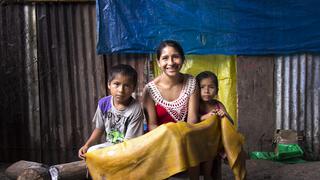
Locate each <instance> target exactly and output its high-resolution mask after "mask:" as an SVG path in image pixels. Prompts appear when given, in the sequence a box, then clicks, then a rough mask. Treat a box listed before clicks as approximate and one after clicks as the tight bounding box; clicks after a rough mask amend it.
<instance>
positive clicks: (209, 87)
mask: <svg viewBox="0 0 320 180" xmlns="http://www.w3.org/2000/svg"><path fill="white" fill-rule="evenodd" d="M217 92H218V90H217V87H216V85H215V84H214V83H213V81H212V79H211V78H205V79H202V80H201V81H200V94H201V100H202V101H210V100H212V99H213V98H214V97H215V96H216V95H217Z"/></svg>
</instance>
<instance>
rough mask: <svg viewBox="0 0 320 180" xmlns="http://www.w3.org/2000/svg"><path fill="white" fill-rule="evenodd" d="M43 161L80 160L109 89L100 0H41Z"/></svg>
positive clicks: (37, 12) (39, 46)
mask: <svg viewBox="0 0 320 180" xmlns="http://www.w3.org/2000/svg"><path fill="white" fill-rule="evenodd" d="M36 17H37V38H38V56H39V57H38V58H39V76H40V77H41V79H40V80H39V86H40V107H41V149H42V157H41V159H42V162H50V163H58V162H60V163H61V162H67V161H72V160H76V159H77V151H78V148H80V147H81V146H82V145H83V144H84V141H85V140H86V139H87V138H88V137H89V136H90V134H91V132H92V128H91V126H92V122H91V120H92V117H93V115H94V112H95V109H96V103H97V101H98V99H99V98H101V97H102V96H103V95H104V94H105V92H106V89H105V87H106V86H105V71H104V63H103V58H102V56H97V55H96V53H95V44H96V40H95V36H96V35H95V4H94V3H93V4H37V5H36Z"/></svg>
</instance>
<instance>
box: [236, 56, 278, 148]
mask: <svg viewBox="0 0 320 180" xmlns="http://www.w3.org/2000/svg"><path fill="white" fill-rule="evenodd" d="M273 71H274V57H273V56H239V57H237V91H238V115H239V116H238V120H239V131H240V132H242V133H243V134H244V136H245V138H246V146H245V150H246V151H247V152H251V151H272V150H273V148H272V146H271V139H272V136H273V132H274V129H275V119H274V99H273V86H274V85H273Z"/></svg>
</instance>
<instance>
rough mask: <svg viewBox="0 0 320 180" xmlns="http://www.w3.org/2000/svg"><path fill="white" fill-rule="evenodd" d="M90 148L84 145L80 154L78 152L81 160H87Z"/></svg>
mask: <svg viewBox="0 0 320 180" xmlns="http://www.w3.org/2000/svg"><path fill="white" fill-rule="evenodd" d="M88 148H89V147H88V146H86V145H84V146H82V147H81V148H80V149H79V152H78V156H79V158H80V159H85V158H86V155H85V154H86V153H87V151H88Z"/></svg>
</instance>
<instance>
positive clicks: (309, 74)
mask: <svg viewBox="0 0 320 180" xmlns="http://www.w3.org/2000/svg"><path fill="white" fill-rule="evenodd" d="M274 79H275V108H276V116H275V117H276V127H277V128H279V129H294V130H298V131H304V132H305V137H306V142H305V150H306V154H307V157H308V158H309V159H313V160H319V159H320V149H319V148H320V144H319V138H320V134H319V123H320V116H319V113H320V106H319V103H320V56H319V55H312V54H296V55H288V56H278V57H277V58H276V60H275V76H274Z"/></svg>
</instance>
